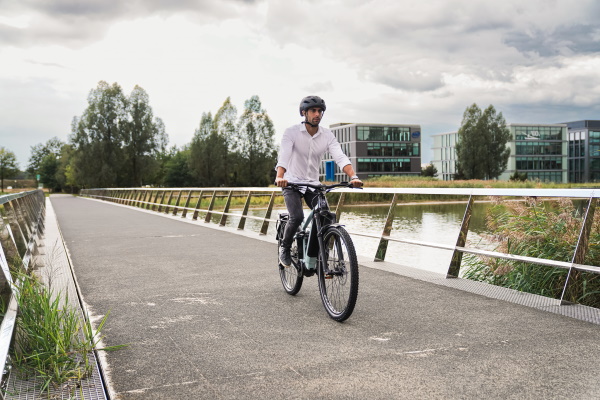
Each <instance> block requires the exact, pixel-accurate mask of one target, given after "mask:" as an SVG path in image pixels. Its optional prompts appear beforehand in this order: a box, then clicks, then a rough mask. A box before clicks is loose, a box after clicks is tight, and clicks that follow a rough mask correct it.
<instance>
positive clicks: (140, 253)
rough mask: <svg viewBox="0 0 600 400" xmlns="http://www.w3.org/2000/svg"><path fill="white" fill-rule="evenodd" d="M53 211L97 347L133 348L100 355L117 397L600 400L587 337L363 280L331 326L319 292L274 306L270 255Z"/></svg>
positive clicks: (89, 207)
mask: <svg viewBox="0 0 600 400" xmlns="http://www.w3.org/2000/svg"><path fill="white" fill-rule="evenodd" d="M51 201H52V205H53V208H54V210H55V212H56V215H57V218H58V221H59V224H60V228H61V231H62V234H63V236H64V239H65V242H66V245H67V247H68V250H69V253H70V256H71V259H72V261H73V266H74V270H75V273H76V276H77V281H78V284H79V286H80V288H81V291H82V294H83V297H84V301H85V303H86V304H87V307H88V308H89V311H90V312H91V314H92V315H94V316H95V317H100V316H102V315H104V314H105V313H107V312H108V311H110V316H109V318H108V322H107V324H106V326H105V328H104V331H103V332H104V334H105V335H106V338H105V344H106V345H116V344H129V347H127V348H125V349H122V350H118V351H115V352H109V353H107V354H105V356H104V364H105V365H104V367H105V370H106V372H107V375H108V377H109V382H110V384H109V391H110V393H111V395H112V396H111V397H112V398H119V399H145V400H146V399H201V398H206V399H257V398H268V399H289V398H295V399H351V398H356V399H390V398H503V399H504V398H519V399H520V398H534V397H535V398H598V397H600V383H599V382H600V371H599V370H598V368H597V367H596V366H597V360H598V356H599V355H600V340H599V339H600V329H599V327H598V326H597V325H595V324H592V323H589V322H584V321H581V320H577V319H573V318H568V317H565V316H562V315H558V314H554V313H548V312H544V311H540V310H538V309H534V308H530V307H524V306H522V305H518V304H514V303H510V302H507V301H502V300H497V299H491V298H489V297H485V296H481V295H478V294H474V293H469V292H465V291H463V290H458V289H456V288H452V287H448V286H444V285H439V284H433V283H431V282H426V281H423V280H418V279H413V278H410V277H407V276H403V275H400V274H397V273H393V272H390V271H384V270H381V269H375V268H369V267H362V268H361V283H360V293H359V300H358V304H357V307H356V310H355V312H354V314H353V315H352V317H351V318H350V319H349V320H348V321H346V322H345V323H342V324H340V323H336V322H334V321H332V320H330V319H329V318H328V317H327V315H326V314H325V311H324V310H323V307H322V305H321V301H320V298H319V294H318V290H317V284H316V280H315V278H309V279H307V280H306V281H305V284H304V287H303V288H302V290H301V292H300V293H299V294H298V295H297V296H295V297H292V296H289V295H287V294H285V293H284V292H283V290H282V288H281V284H280V281H279V276H278V273H277V269H276V264H275V256H276V246H275V244H273V243H268V242H265V241H261V240H256V239H255V238H248V237H246V236H244V235H233V234H231V233H229V232H227V231H226V230H215V229H211V228H208V227H206V226H205V224H204V223H202V222H197V223H193V224H192V223H182V222H181V221H178V220H175V219H173V218H171V219H166V218H162V217H160V216H158V215H156V214H151V213H144V212H139V211H135V210H132V209H129V208H126V207H118V206H115V205H113V204H108V203H102V202H99V201H93V200H87V199H82V198H76V197H71V196H53V197H52V198H51ZM386 265H387V266H388V267H389V264H386ZM458 282H460V280H458Z"/></svg>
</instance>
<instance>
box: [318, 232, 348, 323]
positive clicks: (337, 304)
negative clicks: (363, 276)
mask: <svg viewBox="0 0 600 400" xmlns="http://www.w3.org/2000/svg"><path fill="white" fill-rule="evenodd" d="M323 244H324V245H325V249H326V260H325V262H324V263H323V262H322V260H321V258H320V256H319V267H318V268H319V292H320V293H321V300H322V301H323V306H324V307H325V310H326V311H327V313H328V314H329V316H330V317H331V318H333V319H334V320H336V321H344V320H346V319H347V318H348V317H350V315H352V312H353V311H354V306H355V305H356V298H357V296H358V261H357V259H356V251H355V250H354V244H353V243H352V239H351V238H350V235H349V234H348V232H346V230H345V229H344V228H342V227H339V226H338V227H334V228H330V229H329V230H328V231H327V232H326V233H325V235H324V237H323ZM325 266H326V267H327V268H324V267H325ZM327 269H328V270H329V271H331V273H330V274H327V271H326V270H327Z"/></svg>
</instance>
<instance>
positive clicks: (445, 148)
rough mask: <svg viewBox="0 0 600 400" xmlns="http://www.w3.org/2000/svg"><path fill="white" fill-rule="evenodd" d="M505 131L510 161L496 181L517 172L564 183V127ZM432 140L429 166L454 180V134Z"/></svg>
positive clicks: (517, 127)
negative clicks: (433, 166)
mask: <svg viewBox="0 0 600 400" xmlns="http://www.w3.org/2000/svg"><path fill="white" fill-rule="evenodd" d="M508 128H509V130H510V132H511V136H512V138H511V139H510V140H509V141H508V143H507V147H509V148H510V157H509V159H508V164H507V166H506V170H505V171H504V172H503V173H502V175H500V177H499V178H498V179H500V180H508V179H510V177H511V175H513V174H514V173H515V172H519V173H526V174H527V178H528V179H531V180H540V181H543V182H558V183H562V182H566V181H567V178H568V176H567V167H568V165H567V145H566V143H567V140H566V139H567V126H566V124H552V125H533V124H509V125H508ZM433 139H434V147H433V151H434V160H433V164H434V165H435V167H436V168H437V169H438V175H439V176H440V177H441V179H443V180H451V179H454V174H455V172H456V142H457V140H458V134H457V133H456V132H452V133H445V134H440V135H434V136H433ZM599 144H600V143H599ZM599 155H600V153H599ZM598 172H599V173H600V170H599V171H598Z"/></svg>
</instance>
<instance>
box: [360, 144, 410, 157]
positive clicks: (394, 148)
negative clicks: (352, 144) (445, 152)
mask: <svg viewBox="0 0 600 400" xmlns="http://www.w3.org/2000/svg"><path fill="white" fill-rule="evenodd" d="M419 145H420V143H367V155H368V156H373V157H399V156H404V157H406V156H411V157H413V156H414V157H419V156H420V155H421V154H420V148H419V147H420V146H419Z"/></svg>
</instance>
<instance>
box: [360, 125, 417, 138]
mask: <svg viewBox="0 0 600 400" xmlns="http://www.w3.org/2000/svg"><path fill="white" fill-rule="evenodd" d="M356 131H357V132H356V139H357V140H368V141H383V142H410V128H409V127H400V126H358V127H357V128H356Z"/></svg>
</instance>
